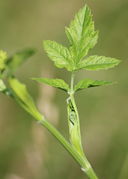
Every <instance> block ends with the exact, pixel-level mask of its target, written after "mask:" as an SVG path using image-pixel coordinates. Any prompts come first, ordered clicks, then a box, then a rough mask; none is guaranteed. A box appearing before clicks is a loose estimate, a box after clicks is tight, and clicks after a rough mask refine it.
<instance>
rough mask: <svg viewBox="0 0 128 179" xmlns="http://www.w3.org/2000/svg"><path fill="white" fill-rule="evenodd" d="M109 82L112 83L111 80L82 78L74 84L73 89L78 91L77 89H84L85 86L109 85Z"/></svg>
mask: <svg viewBox="0 0 128 179" xmlns="http://www.w3.org/2000/svg"><path fill="white" fill-rule="evenodd" d="M111 84H113V82H111V81H103V80H91V79H84V80H81V81H80V82H79V83H78V84H77V85H76V86H75V88H74V89H75V91H79V90H82V89H86V88H91V87H98V86H103V85H111Z"/></svg>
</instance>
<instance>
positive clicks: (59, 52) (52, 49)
mask: <svg viewBox="0 0 128 179" xmlns="http://www.w3.org/2000/svg"><path fill="white" fill-rule="evenodd" d="M43 45H44V50H45V51H46V52H47V54H48V57H49V58H50V59H51V60H52V61H53V62H54V63H55V65H56V66H57V67H58V68H66V69H67V70H69V71H72V63H73V61H72V57H71V54H70V52H69V50H68V49H67V48H66V47H64V46H62V45H61V44H59V43H57V42H54V41H50V40H46V41H44V43H43Z"/></svg>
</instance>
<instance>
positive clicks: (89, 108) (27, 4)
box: [0, 0, 128, 179]
mask: <svg viewBox="0 0 128 179" xmlns="http://www.w3.org/2000/svg"><path fill="white" fill-rule="evenodd" d="M87 3H88V4H89V6H90V7H91V9H92V11H93V14H94V20H95V24H96V29H98V30H99V32H100V33H99V42H98V44H97V45H96V46H95V48H94V49H93V50H91V51H90V55H95V54H98V55H105V56H111V57H116V58H119V59H123V62H122V63H121V65H120V66H119V67H117V68H116V69H114V70H112V71H111V70H110V71H109V73H108V72H107V71H99V72H93V73H92V72H91V73H90V72H85V71H83V72H81V73H79V75H78V76H79V79H78V80H80V79H84V78H92V79H106V80H108V81H109V80H113V81H118V84H115V85H113V86H108V87H105V88H104V87H102V88H95V89H94V88H92V89H90V90H83V91H81V92H80V93H79V94H78V95H77V96H76V97H77V104H78V105H79V111H80V114H81V115H80V118H81V128H82V136H83V143H84V147H85V150H86V152H87V154H88V158H89V159H90V161H91V163H92V164H93V166H94V168H95V170H96V173H97V174H98V175H99V177H100V178H104V179H108V178H109V179H127V177H128V173H127V168H128V162H127V160H128V159H127V158H128V157H127V156H128V142H127V136H128V127H127V126H128V120H127V118H128V112H127V106H128V104H127V101H128V90H127V88H128V82H127V81H128V74H127V67H128V60H127V59H128V53H127V47H128V40H127V37H128V24H127V19H128V1H127V0H116V1H115V0H111V1H110V0H108V1H105V0H96V1H89V0H88V1H87ZM82 6H83V0H79V1H78V0H75V1H74V0H70V1H69V0H65V1H62V0H60V1H58V0H54V1H48V0H38V1H33V0H28V1H25V0H22V1H17V0H11V1H10V0H7V1H5V0H1V1H0V25H1V28H0V45H1V47H0V48H1V49H4V50H5V51H7V52H8V54H9V55H12V54H13V53H14V52H15V51H18V50H20V49H22V48H23V47H29V46H30V47H34V48H37V49H39V51H38V53H37V55H35V56H34V57H33V58H31V60H30V61H28V62H27V63H26V64H25V65H24V66H22V68H21V69H20V70H19V72H17V75H18V76H19V77H20V78H22V79H23V80H24V81H25V82H26V83H27V84H28V87H29V88H30V89H31V90H32V94H33V96H34V97H35V99H37V103H38V106H39V108H40V110H43V111H44V112H45V114H46V116H51V117H50V120H51V122H53V123H54V125H56V126H57V127H58V128H59V129H60V130H62V131H63V133H64V134H65V133H66V132H67V126H66V122H67V121H66V118H67V116H66V110H65V105H63V104H62V102H61V101H64V100H66V96H64V94H63V93H62V92H61V91H59V90H57V95H56V91H54V90H53V88H51V87H48V88H47V87H44V86H43V87H42V85H40V87H39V88H38V87H37V86H36V85H35V83H33V82H32V81H31V80H30V78H31V77H38V76H41V75H42V76H46V77H49V76H50V77H52V78H53V77H55V78H56V77H59V78H63V79H65V81H67V78H69V74H68V73H67V72H65V71H63V73H62V74H60V71H59V70H56V71H55V69H54V70H53V68H52V63H50V62H49V60H48V58H47V57H46V55H45V53H44V52H42V47H41V45H42V41H43V40H45V39H53V40H57V39H58V40H57V41H58V42H62V41H63V44H64V45H66V44H67V41H66V36H65V35H64V33H63V29H64V27H65V26H67V25H68V24H69V21H70V20H71V19H72V17H73V14H75V13H76V12H77V10H78V9H79V8H80V7H82ZM29 66H31V68H29ZM58 74H59V75H60V76H59V75H58ZM76 82H77V81H76ZM29 119H30V117H29V116H28V115H27V114H26V113H25V112H23V111H22V110H21V109H20V108H19V107H18V106H17V105H16V104H15V103H13V102H12V101H11V100H10V99H8V98H6V97H5V96H4V95H2V94H1V95H0V131H1V136H0V178H1V179H15V178H16V179H22V178H24V179H37V178H38V179H42V178H44V179H54V178H55V179H58V178H62V179H65V178H66V179H74V178H81V179H82V178H84V175H83V174H82V173H81V171H80V170H79V168H78V167H77V165H76V164H75V162H74V161H73V160H72V159H71V158H70V157H69V155H68V154H67V153H66V152H65V151H64V150H63V148H61V146H60V145H58V144H57V142H56V141H55V140H54V139H53V138H52V137H51V136H50V135H48V133H47V132H46V131H45V130H43V129H42V127H41V128H40V127H39V126H38V125H37V124H35V123H34V122H32V121H31V120H29ZM62 166H63V167H62Z"/></svg>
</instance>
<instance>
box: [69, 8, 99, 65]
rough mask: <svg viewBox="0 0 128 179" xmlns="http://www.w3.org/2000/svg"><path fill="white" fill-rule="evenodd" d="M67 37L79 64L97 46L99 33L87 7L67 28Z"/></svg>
mask: <svg viewBox="0 0 128 179" xmlns="http://www.w3.org/2000/svg"><path fill="white" fill-rule="evenodd" d="M66 35H67V37H68V39H69V41H70V45H71V47H70V50H71V52H72V54H73V56H74V61H75V62H79V61H80V60H81V59H82V58H83V57H85V56H86V55H87V53H88V51H89V49H91V48H93V47H94V46H95V44H96V43H97V39H98V32H97V31H95V29H94V22H93V20H92V14H91V10H90V9H89V7H88V6H87V5H85V6H84V7H83V8H82V9H80V10H79V12H78V13H77V14H76V15H75V18H74V20H73V21H72V22H71V24H70V26H69V27H66Z"/></svg>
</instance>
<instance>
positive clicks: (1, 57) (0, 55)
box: [0, 50, 7, 71]
mask: <svg viewBox="0 0 128 179" xmlns="http://www.w3.org/2000/svg"><path fill="white" fill-rule="evenodd" d="M6 59H7V53H6V52H4V51H3V50H0V71H3V70H4V69H5V68H6Z"/></svg>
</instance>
